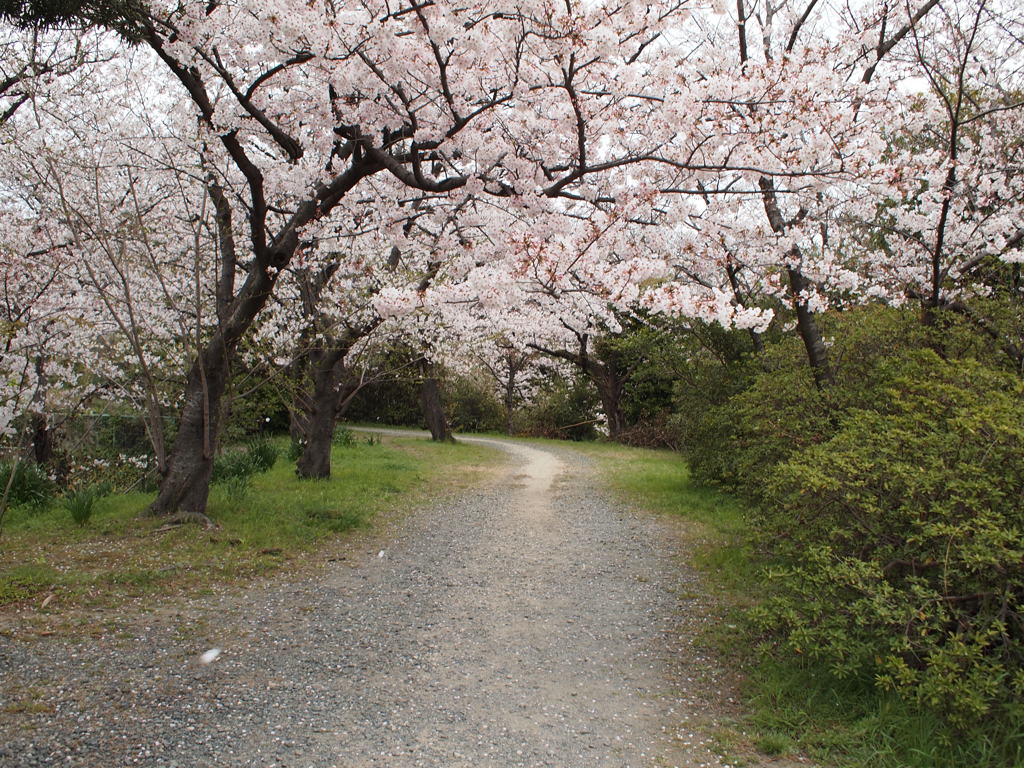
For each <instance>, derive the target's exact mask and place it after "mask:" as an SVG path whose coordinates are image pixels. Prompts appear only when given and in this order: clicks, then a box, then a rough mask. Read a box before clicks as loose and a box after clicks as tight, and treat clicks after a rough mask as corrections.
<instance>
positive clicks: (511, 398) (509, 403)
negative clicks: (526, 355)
mask: <svg viewBox="0 0 1024 768" xmlns="http://www.w3.org/2000/svg"><path fill="white" fill-rule="evenodd" d="M504 405H505V434H506V435H511V434H512V433H513V432H514V431H515V423H514V421H515V406H516V380H515V378H514V377H512V376H509V377H508V381H507V382H506V383H505V403H504Z"/></svg>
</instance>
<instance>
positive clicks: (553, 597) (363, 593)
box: [0, 441, 730, 768]
mask: <svg viewBox="0 0 1024 768" xmlns="http://www.w3.org/2000/svg"><path fill="white" fill-rule="evenodd" d="M495 442H498V441H495ZM500 444H501V445H502V446H503V447H504V449H505V450H506V451H508V452H509V454H510V462H509V464H508V467H507V469H506V470H505V471H504V473H503V474H501V475H500V476H499V477H497V478H496V480H495V482H494V483H493V484H492V485H491V486H490V487H488V488H485V489H482V490H479V489H478V490H476V491H474V492H472V493H469V494H466V495H465V496H463V497H461V498H457V499H454V500H449V501H447V502H444V503H442V504H439V505H436V506H434V507H431V508H427V509H424V510H421V511H419V512H417V513H416V514H414V515H411V516H409V517H408V518H407V519H406V520H405V521H404V522H401V523H399V524H397V525H396V526H395V527H394V530H391V531H389V532H388V534H387V539H381V541H380V542H371V543H368V542H367V541H366V540H365V539H364V540H363V541H362V542H361V544H360V545H359V547H358V551H352V547H351V546H350V547H349V553H348V554H347V555H345V556H341V555H338V556H337V558H336V559H335V561H334V562H331V563H329V564H328V566H327V567H326V568H325V569H322V570H317V571H316V572H315V573H312V574H306V575H304V576H301V577H300V576H292V577H279V578H278V579H277V580H275V581H272V582H271V581H268V582H266V583H263V584H260V585H257V586H255V587H252V588H250V589H247V590H246V591H244V592H243V593H241V594H239V593H235V594H230V595H221V596H216V597H213V598H208V599H207V600H206V602H205V603H203V602H201V601H199V600H193V601H190V602H188V603H186V604H182V605H178V606H174V607H172V608H168V609H166V610H164V611H162V612H158V613H156V614H153V615H152V616H149V617H147V618H145V619H143V620H142V621H141V622H139V624H138V625H137V626H133V627H132V631H131V632H130V633H128V634H129V635H130V636H127V637H125V636H110V637H103V638H99V639H88V640H84V641H83V640H77V641H70V640H67V639H60V638H57V637H51V638H41V639H38V640H34V641H31V642H20V641H19V642H15V641H13V640H11V639H9V638H4V637H0V676H2V677H3V678H5V679H3V680H0V695H3V696H5V697H7V698H8V700H7V701H0V766H3V767H4V768H16V767H17V768H22V767H24V768H30V767H31V766H69V767H71V766H89V767H90V768H92V767H95V768H101V767H102V768H107V767H113V766H129V765H144V766H160V767H161V768H171V767H173V766H177V767H179V768H206V767H207V766H209V767H211V768H212V767H213V766H260V767H261V768H270V767H271V766H289V767H290V768H292V767H294V768H311V767H316V768H328V767H329V766H335V767H337V768H364V767H369V766H381V767H385V766H386V767H388V768H392V767H394V768H406V767H407V766H431V767H434V768H485V767H488V766H494V767H495V768H513V767H519V766H522V767H523V768H526V767H527V766H529V767H533V766H548V767H550V768H603V767H605V766H607V767H608V768H612V767H614V768H624V767H625V766H637V767H639V766H680V768H682V767H683V766H686V767H687V768H690V767H696V766H706V765H708V766H719V765H721V763H720V762H719V760H718V758H716V757H715V756H714V755H713V754H712V753H711V752H710V751H709V750H708V749H707V748H706V746H705V745H704V743H705V741H706V739H707V737H706V733H707V731H708V729H709V727H710V726H711V724H712V723H713V721H714V720H715V718H716V715H718V714H720V713H722V712H723V711H726V710H728V708H729V706H730V705H729V703H728V701H727V700H726V696H727V694H726V693H724V692H723V690H722V686H721V685H719V683H718V682H717V678H718V677H719V673H718V672H717V670H716V669H715V667H714V665H713V664H712V663H711V662H710V661H709V660H707V659H705V658H702V656H701V654H700V652H699V651H698V650H696V649H695V647H694V646H693V639H694V637H695V634H696V632H697V631H699V628H700V625H701V624H702V623H703V622H704V621H706V619H705V618H704V617H705V616H706V615H707V608H706V606H705V605H704V604H703V602H702V598H701V597H699V595H700V593H701V590H700V585H699V584H697V583H696V581H695V578H696V577H695V576H694V575H693V574H692V573H689V572H688V571H687V570H686V568H685V565H684V564H683V562H682V559H681V558H680V555H679V552H678V551H677V549H678V546H679V544H678V542H679V540H680V538H679V529H678V526H677V525H676V524H675V523H673V521H667V520H659V519H657V518H654V517H652V516H648V515H642V514H636V513H633V512H630V511H627V510H624V509H622V508H621V505H617V504H616V503H615V502H614V500H613V499H611V498H610V496H609V495H608V494H607V493H606V492H604V491H603V490H601V488H600V482H599V478H598V477H597V468H596V465H595V464H593V463H592V462H590V461H589V460H587V459H586V458H584V457H582V456H581V455H580V454H578V453H575V452H573V451H572V450H571V449H569V448H564V449H562V448H560V449H548V448H544V449H541V448H537V447H532V446H530V447H528V446H526V445H523V444H515V443H504V442H501V443H500ZM120 634H121V635H124V633H123V632H122V633H120ZM212 647H217V648H220V649H222V653H221V655H220V656H219V658H217V659H216V660H215V661H213V663H210V664H206V665H204V664H202V663H200V661H199V655H200V654H201V653H202V652H203V651H205V650H207V649H209V648H212ZM32 709H37V710H38V711H36V712H33V711H31V710H32ZM11 710H21V711H11ZM700 733H704V734H705V736H703V737H702V736H700V735H699V734H700Z"/></svg>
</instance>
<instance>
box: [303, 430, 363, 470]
mask: <svg viewBox="0 0 1024 768" xmlns="http://www.w3.org/2000/svg"><path fill="white" fill-rule="evenodd" d="M331 443H332V444H333V445H338V446H341V447H342V448H351V447H352V446H353V445H355V444H356V433H355V432H353V431H352V430H351V429H349V428H348V427H346V426H343V425H340V424H339V425H338V426H337V427H335V428H334V436H333V437H332V438H331ZM301 455H302V450H301V448H300V450H298V451H297V455H296V456H295V461H298V460H299V456H301Z"/></svg>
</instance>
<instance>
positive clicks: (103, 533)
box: [0, 438, 497, 613]
mask: <svg viewBox="0 0 1024 768" xmlns="http://www.w3.org/2000/svg"><path fill="white" fill-rule="evenodd" d="M496 456H497V452H496V451H495V450H494V449H492V448H489V447H487V446H477V445H470V444H465V443H457V444H443V445H442V444H435V443H431V442H429V441H427V440H420V439H408V438H406V439H392V438H385V440H384V442H383V443H377V444H374V445H367V444H366V443H365V441H358V442H356V443H355V444H354V445H351V446H345V447H335V448H334V449H333V454H332V464H333V471H332V476H331V478H330V479H329V480H299V479H298V478H297V477H296V476H295V473H294V467H293V465H292V464H291V463H290V462H288V461H287V460H286V459H285V458H284V457H283V456H282V457H280V458H279V459H278V460H277V463H276V464H275V465H274V467H273V468H272V469H271V470H270V471H269V472H267V473H265V474H261V475H257V476H255V477H254V478H253V479H252V482H251V484H250V486H249V488H248V490H247V492H245V493H244V495H241V496H239V495H238V494H237V493H234V494H233V493H231V492H230V489H228V488H226V487H225V486H224V485H214V486H213V487H212V489H211V493H210V500H209V506H208V510H207V511H208V513H209V515H210V517H211V518H212V519H213V520H214V521H215V522H216V523H217V526H218V527H217V528H216V529H214V530H207V529H204V528H201V527H199V526H195V525H183V526H173V527H165V526H162V525H161V521H160V520H158V519H153V518H143V517H140V513H141V512H142V511H143V510H144V509H145V508H146V506H147V505H148V504H149V502H150V501H151V500H152V496H151V495H148V494H140V493H132V494H114V495H111V496H108V497H105V498H101V499H97V501H96V503H95V508H94V511H93V513H92V516H91V518H90V520H89V521H88V523H87V524H85V525H78V524H77V523H75V521H74V520H73V519H72V516H71V514H70V513H69V512H68V510H67V509H66V508H65V507H64V506H62V505H61V504H60V503H59V502H55V503H54V504H52V505H51V506H49V507H46V508H43V509H37V510H33V509H28V508H18V509H14V510H11V511H10V513H9V514H8V518H7V520H6V521H5V524H4V530H3V532H2V534H0V608H2V607H3V606H12V607H16V606H20V605H24V604H34V605H36V606H37V607H38V606H41V604H42V602H43V601H44V600H45V598H46V597H47V596H48V595H50V594H53V595H55V598H54V599H51V601H50V603H49V605H48V607H47V608H46V609H45V610H44V611H43V612H44V613H59V612H61V611H64V610H66V609H67V608H69V607H83V608H104V607H109V606H113V605H117V604H119V603H120V602H122V601H123V600H125V599H131V598H143V599H144V598H150V597H160V596H166V595H174V594H183V593H189V592H198V591H202V590H204V589H209V588H210V587H212V586H214V585H217V584H222V583H224V582H226V581H232V580H237V579H245V578H250V577H252V576H255V575H258V574H262V573H267V572H270V571H274V570H276V569H279V568H281V567H283V566H286V565H287V566H289V567H297V566H298V565H299V564H300V563H299V562H297V561H300V560H301V559H302V557H303V556H304V555H306V554H307V553H309V552H312V551H315V550H316V549H317V548H318V547H320V546H321V545H323V544H324V543H325V542H330V541H335V540H337V539H338V536H339V535H340V534H344V533H346V532H348V531H351V530H353V529H358V528H363V527H365V526H367V525H368V524H369V523H370V521H372V520H373V519H374V518H375V517H376V516H378V515H380V514H381V513H385V512H387V513H391V512H396V513H397V512H400V511H402V510H408V509H412V508H414V507H415V506H416V505H417V504H421V503H423V502H424V501H426V500H427V499H429V498H431V497H433V496H438V495H442V494H445V493H449V492H452V491H456V490H459V489H461V488H466V487H469V486H471V485H472V484H473V483H474V482H476V481H477V480H478V478H479V477H480V476H481V475H482V473H484V472H486V471H488V469H489V467H490V466H491V465H492V464H493V463H494V462H495V461H496V460H497V459H496Z"/></svg>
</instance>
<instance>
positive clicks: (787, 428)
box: [675, 306, 925, 501]
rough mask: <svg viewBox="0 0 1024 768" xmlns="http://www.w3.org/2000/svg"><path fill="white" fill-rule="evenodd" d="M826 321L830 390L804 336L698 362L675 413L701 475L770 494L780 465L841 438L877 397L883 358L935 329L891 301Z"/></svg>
mask: <svg viewBox="0 0 1024 768" xmlns="http://www.w3.org/2000/svg"><path fill="white" fill-rule="evenodd" d="M821 321H822V325H823V329H824V332H825V334H826V338H827V339H828V340H829V344H830V350H829V353H830V358H831V364H832V369H833V374H834V377H835V383H834V384H833V385H832V386H830V387H828V388H827V389H826V390H825V391H820V390H819V389H818V388H817V387H816V386H815V384H814V379H813V377H812V376H811V372H810V368H809V366H808V364H807V358H806V354H805V352H804V349H803V345H802V344H801V342H800V341H799V339H797V338H787V339H783V340H781V341H779V342H775V343H771V344H768V345H767V347H766V349H765V351H764V352H763V353H762V354H761V355H759V356H758V357H757V358H756V360H755V359H746V358H743V357H742V356H738V355H737V354H736V353H735V352H732V353H730V356H727V355H726V354H725V352H728V349H725V350H719V355H718V356H711V358H710V359H705V362H704V363H703V365H694V366H693V367H692V369H691V370H690V372H689V374H688V380H687V381H686V382H685V385H686V386H685V387H680V392H679V393H678V395H677V409H678V413H677V416H676V417H675V423H676V425H677V428H678V429H679V430H680V444H681V445H682V446H683V453H684V455H685V456H686V458H687V460H688V462H689V463H690V467H691V471H692V472H693V476H694V478H695V479H696V480H698V481H699V482H703V483H711V484H715V485H719V486H721V487H724V488H727V489H729V490H731V491H734V492H738V493H740V494H741V495H743V496H745V497H746V498H748V499H751V500H754V501H761V500H762V499H763V494H764V481H765V478H766V477H767V476H768V474H769V473H770V472H771V471H772V469H773V468H774V467H775V466H776V465H778V464H779V463H781V462H784V461H786V460H787V459H788V458H789V457H790V456H792V455H793V454H794V453H796V452H797V451H800V450H802V449H804V448H808V447H810V446H813V445H819V444H821V443H823V442H826V441H827V440H829V439H831V437H832V436H833V435H835V433H836V431H837V430H838V428H839V425H840V423H841V422H842V420H843V418H844V415H845V414H847V413H849V412H851V411H853V410H857V409H864V408H872V407H874V404H875V403H876V402H878V398H879V386H880V385H881V384H882V383H883V380H882V379H880V378H879V375H880V374H879V371H878V366H879V365H880V364H881V363H882V362H884V361H885V360H888V359H891V358H892V357H893V356H895V355H900V354H904V353H906V352H907V351H908V350H912V349H916V348H920V347H921V346H922V344H923V342H924V339H925V332H924V331H922V330H921V327H920V325H919V324H918V322H917V319H916V317H915V316H914V315H913V313H911V312H909V311H905V310H894V309H892V308H890V307H881V306H872V307H862V308H859V309H857V310H851V311H848V312H845V313H842V314H841V315H837V316H822V318H821ZM723 343H724V342H719V345H720V346H721V345H722V344H723ZM733 343H734V344H735V340H734V341H733ZM707 357H708V356H707V355H705V358H707ZM717 358H721V359H717ZM721 360H724V361H725V362H722V361H721ZM702 398H704V400H705V403H706V404H704V405H702V402H701V399H702Z"/></svg>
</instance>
